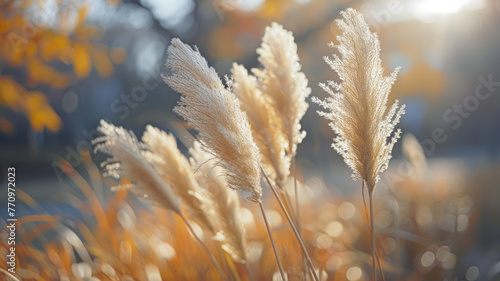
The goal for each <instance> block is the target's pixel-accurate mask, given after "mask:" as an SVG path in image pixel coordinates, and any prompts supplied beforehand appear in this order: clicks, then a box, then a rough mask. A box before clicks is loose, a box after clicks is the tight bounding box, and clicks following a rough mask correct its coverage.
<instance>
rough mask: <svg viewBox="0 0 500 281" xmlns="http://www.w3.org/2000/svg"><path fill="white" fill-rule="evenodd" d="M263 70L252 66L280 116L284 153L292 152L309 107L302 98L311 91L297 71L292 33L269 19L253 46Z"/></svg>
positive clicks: (300, 134) (303, 132)
mask: <svg viewBox="0 0 500 281" xmlns="http://www.w3.org/2000/svg"><path fill="white" fill-rule="evenodd" d="M257 53H258V54H259V62H260V63H261V64H262V66H263V67H264V69H263V70H259V69H254V70H253V72H254V74H255V75H256V76H257V78H258V79H259V83H260V86H261V88H262V91H263V92H264V93H265V94H266V95H268V96H269V97H270V98H271V101H272V102H271V105H272V107H273V108H274V110H275V111H276V112H277V113H278V115H279V116H280V118H281V119H282V120H283V133H284V135H285V136H286V138H287V141H288V147H287V153H288V157H289V158H290V159H291V158H293V157H294V156H295V154H296V151H297V145H298V144H299V143H301V142H302V140H303V139H304V137H305V135H306V133H305V131H301V126H300V120H301V119H302V117H303V116H304V114H305V113H306V110H307V108H308V107H309V105H308V103H307V102H306V98H307V97H308V96H309V94H310V93H311V89H310V88H309V87H307V83H308V81H307V78H306V76H305V75H304V73H302V72H301V71H300V69H301V65H300V63H299V56H298V55H297V44H295V42H294V38H293V34H292V32H290V31H287V30H285V29H284V28H283V26H281V25H279V24H277V23H273V24H272V25H271V26H270V27H266V32H265V34H264V37H263V38H262V45H261V47H260V48H259V49H257Z"/></svg>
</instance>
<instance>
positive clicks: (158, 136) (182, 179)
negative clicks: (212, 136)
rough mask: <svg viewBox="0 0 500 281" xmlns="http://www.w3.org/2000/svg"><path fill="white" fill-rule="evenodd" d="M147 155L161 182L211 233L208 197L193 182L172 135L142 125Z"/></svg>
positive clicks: (212, 215) (211, 207)
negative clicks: (166, 185)
mask: <svg viewBox="0 0 500 281" xmlns="http://www.w3.org/2000/svg"><path fill="white" fill-rule="evenodd" d="M142 141H143V142H144V144H145V146H146V148H147V149H148V150H149V153H148V154H146V157H147V159H148V161H149V162H150V163H151V164H152V165H153V166H155V167H157V170H158V172H159V173H160V175H161V176H162V177H163V179H164V180H165V181H166V182H167V183H168V184H169V185H170V186H172V188H173V190H174V191H175V192H176V193H177V194H178V195H179V197H181V198H182V200H183V203H184V204H185V205H187V206H188V207H189V211H190V212H191V216H192V217H193V218H194V219H195V220H196V221H198V222H199V223H200V224H201V226H203V227H204V228H206V229H208V230H210V231H212V232H215V231H216V228H217V227H216V224H217V221H218V219H219V218H218V216H217V214H216V213H215V210H214V202H213V199H212V198H211V197H210V195H209V194H208V193H207V192H206V190H205V189H203V188H202V187H201V186H200V185H199V184H198V181H197V180H196V178H195V176H194V172H193V170H191V165H190V164H189V161H188V159H187V158H186V157H185V156H184V155H183V154H182V153H181V152H180V151H179V149H178V148H177V142H176V140H175V137H174V136H173V135H172V134H167V133H165V132H164V131H161V130H159V129H158V128H155V127H153V126H151V125H148V126H146V131H145V132H144V134H143V136H142Z"/></svg>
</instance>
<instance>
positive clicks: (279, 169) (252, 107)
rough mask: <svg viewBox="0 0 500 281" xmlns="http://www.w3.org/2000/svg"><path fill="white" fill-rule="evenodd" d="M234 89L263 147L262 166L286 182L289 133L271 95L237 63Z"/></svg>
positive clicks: (279, 183)
mask: <svg viewBox="0 0 500 281" xmlns="http://www.w3.org/2000/svg"><path fill="white" fill-rule="evenodd" d="M231 73H232V78H233V81H234V82H233V92H234V93H235V94H236V96H237V97H238V99H239V100H240V105H241V109H242V110H243V111H245V112H246V114H247V117H248V120H249V123H250V126H251V128H252V135H253V137H254V140H255V143H256V144H257V146H258V147H259V149H260V155H261V159H262V168H263V169H264V171H265V172H266V174H267V175H268V177H269V179H270V180H271V181H272V182H273V183H275V182H277V183H278V185H280V186H282V185H283V183H284V182H285V180H286V179H287V178H288V175H289V174H290V158H289V157H287V156H286V154H285V149H286V148H287V142H286V136H285V135H284V134H283V129H282V124H281V122H279V121H280V119H279V117H278V116H277V113H276V112H275V111H274V110H273V108H272V106H271V104H270V102H269V98H268V97H267V96H266V95H264V93H262V91H261V90H260V89H259V85H258V81H257V79H256V78H255V76H252V75H249V74H248V71H247V70H246V68H245V67H244V66H242V65H238V64H236V63H234V64H233V68H232V69H231Z"/></svg>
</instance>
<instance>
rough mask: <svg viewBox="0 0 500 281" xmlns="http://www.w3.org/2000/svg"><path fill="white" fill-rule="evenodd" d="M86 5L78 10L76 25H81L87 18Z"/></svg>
mask: <svg viewBox="0 0 500 281" xmlns="http://www.w3.org/2000/svg"><path fill="white" fill-rule="evenodd" d="M87 12H88V7H83V8H81V9H80V11H78V20H77V21H76V26H81V25H82V24H83V22H84V21H85V19H86V18H87Z"/></svg>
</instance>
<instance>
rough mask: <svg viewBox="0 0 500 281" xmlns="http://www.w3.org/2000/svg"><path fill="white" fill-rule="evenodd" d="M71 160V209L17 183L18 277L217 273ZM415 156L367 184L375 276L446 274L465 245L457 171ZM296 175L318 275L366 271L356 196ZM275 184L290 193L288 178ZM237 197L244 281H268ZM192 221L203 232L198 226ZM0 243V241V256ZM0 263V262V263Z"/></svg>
mask: <svg viewBox="0 0 500 281" xmlns="http://www.w3.org/2000/svg"><path fill="white" fill-rule="evenodd" d="M417 145H418V144H417ZM411 149H412V148H411ZM415 149H420V148H419V147H418V146H417V147H416V148H415ZM415 149H413V151H415ZM417 152H418V151H417ZM407 154H408V153H407ZM409 154H413V155H414V154H415V153H413V152H412V151H410V153H409ZM417 156H418V155H417ZM82 157H83V160H84V163H85V167H86V169H85V171H84V172H83V171H82V173H79V172H78V171H77V170H75V169H74V168H73V167H72V166H70V164H69V163H67V162H66V161H64V160H60V161H61V162H60V166H61V167H62V169H63V171H64V172H65V174H66V175H67V176H68V181H67V183H68V185H69V186H72V187H77V190H80V192H79V193H80V195H78V194H76V193H75V191H74V190H73V191H70V193H69V194H67V196H66V199H65V202H67V203H69V204H71V206H73V207H75V208H76V209H78V212H80V215H77V217H75V215H74V214H73V215H70V213H71V212H68V211H63V210H61V211H60V214H59V215H48V214H47V213H46V211H44V210H43V208H42V207H41V206H39V205H38V204H37V202H36V201H35V200H34V199H32V198H31V197H29V195H28V194H26V193H24V192H22V190H20V189H18V198H19V200H21V201H23V202H24V203H25V204H26V205H27V206H29V208H31V209H33V210H36V212H34V213H35V214H33V215H27V216H24V217H21V218H19V220H18V223H17V235H18V241H23V243H20V244H18V245H16V254H17V257H18V259H17V269H18V272H17V273H16V277H18V278H19V280H221V277H220V275H219V274H218V272H217V270H216V269H215V267H214V266H213V265H212V263H211V262H210V260H209V259H208V256H207V254H206V253H205V252H204V251H203V250H202V248H201V246H200V245H199V243H197V241H196V239H194V237H193V236H192V235H191V234H190V233H189V232H188V230H187V228H186V226H185V225H184V223H183V221H182V219H181V218H180V217H178V216H177V215H175V214H173V213H171V212H169V211H167V210H165V209H162V208H159V207H147V206H145V205H144V204H142V203H140V202H138V201H137V200H134V199H133V198H131V197H129V196H128V194H127V192H126V191H125V190H118V191H117V192H115V193H113V194H111V193H109V192H103V191H102V190H103V187H105V186H111V185H113V183H112V180H110V179H106V181H104V182H103V181H102V180H101V177H100V173H99V170H98V169H97V167H96V166H95V165H94V164H92V160H91V158H90V155H89V154H88V153H86V152H84V153H83V154H82ZM415 159H417V158H415V157H414V156H412V155H410V156H409V158H408V160H405V163H406V164H405V165H406V166H405V167H406V168H405V169H404V170H405V173H404V174H401V173H400V172H398V169H396V170H394V169H393V170H392V171H388V173H389V176H388V178H386V179H390V180H389V184H388V185H387V186H388V187H387V188H379V190H378V194H379V196H376V199H375V200H376V202H377V203H376V205H375V207H376V208H375V224H376V227H377V238H376V241H377V242H376V243H377V249H378V255H379V258H380V262H381V268H382V269H383V271H384V274H385V277H386V278H387V280H454V278H455V277H456V276H457V274H458V273H459V271H458V266H459V263H460V260H461V259H463V258H464V256H463V255H464V254H465V253H466V251H465V249H468V248H469V247H470V246H471V245H472V244H474V243H475V242H474V239H471V238H472V237H474V236H473V235H472V233H473V231H474V229H475V225H476V223H477V214H474V213H473V210H474V208H473V207H474V204H475V201H474V199H473V197H472V196H471V195H469V194H467V193H466V192H465V189H464V186H465V184H460V182H462V183H463V179H461V178H457V177H456V174H455V172H456V171H458V170H460V168H458V167H456V166H455V163H453V162H444V163H439V165H434V164H433V167H432V169H431V168H430V167H429V168H428V167H427V166H428V164H427V163H426V161H425V159H423V158H421V157H420V158H418V159H417V161H416V160H415ZM430 164H432V163H429V165H430ZM399 170H401V169H399ZM297 179H298V182H299V186H298V187H299V189H298V190H299V196H300V200H301V201H300V202H301V221H302V222H301V224H302V233H303V238H304V241H305V243H306V247H307V248H308V251H309V253H310V254H311V257H312V259H313V262H314V264H315V265H316V266H317V269H318V272H320V276H321V277H320V278H321V280H325V281H326V280H349V281H363V280H370V271H371V269H370V263H371V261H370V251H371V245H370V239H369V235H370V233H369V229H368V223H367V220H368V218H367V213H366V209H365V207H364V206H363V203H362V200H361V198H360V197H361V196H359V195H360V194H355V195H354V197H348V198H340V197H338V196H336V193H337V192H338V191H337V189H336V188H335V187H333V186H328V185H327V184H325V182H324V181H323V180H322V179H321V178H319V177H310V178H308V179H305V180H304V179H303V178H302V175H301V174H300V172H299V173H298V174H297ZM124 181H125V182H126V181H127V180H126V179H124ZM286 188H288V189H289V193H290V194H291V195H293V188H294V187H293V181H290V182H289V184H288V185H287V187H286ZM106 190H108V189H106ZM292 200H293V198H292ZM242 204H243V205H242V207H243V208H242V211H241V213H240V218H241V221H242V223H243V224H244V226H245V228H246V230H247V237H248V242H249V243H248V244H249V246H248V252H247V254H248V262H249V266H250V268H251V270H252V272H253V274H254V277H255V280H278V279H276V278H277V277H278V276H279V273H278V269H277V266H276V262H275V260H274V255H273V251H272V250H271V249H272V247H271V244H270V242H269V238H268V236H267V235H266V229H265V226H264V223H263V221H262V220H261V218H260V216H259V210H258V208H257V207H256V206H255V204H252V203H249V202H246V201H244V202H242ZM265 206H266V212H267V213H268V217H269V222H270V224H271V228H272V229H273V233H274V236H275V239H276V243H277V247H278V249H279V253H280V256H282V257H283V260H282V262H283V264H284V267H285V268H286V272H287V275H288V278H289V280H301V279H302V274H303V272H302V263H301V258H300V257H301V256H300V254H297V253H299V252H300V247H299V245H298V243H297V241H296V240H295V237H294V236H293V233H292V231H291V229H290V227H289V225H288V224H287V221H286V218H285V216H284V214H283V213H282V212H281V210H280V208H279V205H278V203H277V202H276V201H275V200H274V198H267V199H266V200H265ZM186 215H187V216H188V217H189V213H188V212H186ZM191 220H192V222H193V224H195V226H196V220H195V219H194V218H191ZM195 229H197V230H199V233H198V235H201V236H202V237H203V234H202V233H203V232H202V229H201V228H200V227H197V226H196V227H195ZM6 231H8V229H7V228H4V229H3V230H2V231H1V232H0V235H5V232H6ZM205 237H209V235H206V236H205ZM6 241H7V240H6V239H1V241H0V245H1V247H0V254H2V256H5V255H6V253H5V252H3V251H6V249H7V245H5V243H6ZM205 242H206V243H207V244H208V245H209V247H210V249H211V251H212V253H214V255H216V256H218V259H219V262H220V263H221V264H222V265H223V267H224V268H225V271H226V273H227V274H229V275H231V276H232V277H233V278H234V279H233V280H241V281H244V280H249V277H248V275H247V272H246V270H245V267H244V266H243V265H242V264H238V263H235V262H233V261H231V259H230V258H229V256H228V255H224V254H223V252H222V251H220V249H218V247H217V243H214V241H212V240H210V239H205ZM6 266H7V265H6V263H0V268H3V269H6ZM0 275H1V274H0Z"/></svg>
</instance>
